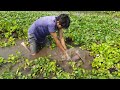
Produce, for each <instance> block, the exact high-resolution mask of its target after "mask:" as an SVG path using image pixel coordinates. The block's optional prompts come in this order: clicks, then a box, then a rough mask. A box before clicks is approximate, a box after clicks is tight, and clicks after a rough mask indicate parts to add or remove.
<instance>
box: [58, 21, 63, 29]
mask: <svg viewBox="0 0 120 90" xmlns="http://www.w3.org/2000/svg"><path fill="white" fill-rule="evenodd" d="M57 27H58V29H62V26H61V25H60V22H59V21H57Z"/></svg>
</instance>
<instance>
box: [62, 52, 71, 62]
mask: <svg viewBox="0 0 120 90" xmlns="http://www.w3.org/2000/svg"><path fill="white" fill-rule="evenodd" d="M63 59H65V60H71V57H70V56H69V55H68V53H67V51H65V52H64V55H63Z"/></svg>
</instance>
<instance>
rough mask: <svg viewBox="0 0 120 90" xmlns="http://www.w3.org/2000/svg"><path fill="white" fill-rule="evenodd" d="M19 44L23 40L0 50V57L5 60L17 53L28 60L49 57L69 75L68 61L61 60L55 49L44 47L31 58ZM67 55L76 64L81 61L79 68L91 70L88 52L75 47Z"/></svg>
mask: <svg viewBox="0 0 120 90" xmlns="http://www.w3.org/2000/svg"><path fill="white" fill-rule="evenodd" d="M21 42H23V40H19V41H17V42H16V43H17V44H16V45H15V46H12V47H6V48H0V56H2V57H4V58H5V59H7V57H8V56H9V55H10V54H16V52H17V51H19V52H21V54H22V56H23V57H25V58H28V59H30V60H33V59H36V58H38V57H43V56H48V55H50V56H51V58H50V59H51V60H57V64H58V66H60V67H61V68H62V69H63V70H64V71H67V72H70V73H71V72H72V67H71V66H70V65H69V64H68V61H66V60H63V59H62V58H61V57H62V56H61V53H60V51H59V49H58V48H55V49H54V50H51V49H50V48H48V47H45V48H43V49H41V51H40V52H39V53H38V54H37V55H36V56H34V57H33V56H31V55H30V53H29V52H28V51H27V50H26V49H25V48H24V47H23V46H22V45H21ZM76 51H79V56H80V58H79V57H78V55H76ZM68 54H69V55H70V57H71V58H72V59H73V61H75V62H76V63H77V61H79V60H81V61H82V62H83V64H82V66H81V67H82V68H85V69H89V70H91V69H92V67H91V63H92V60H93V57H92V56H90V54H89V51H86V50H82V49H80V48H78V47H76V48H71V49H69V50H68ZM16 66H18V65H15V67H16ZM16 68H17V67H16ZM13 69H14V68H13Z"/></svg>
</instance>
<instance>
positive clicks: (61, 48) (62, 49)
mask: <svg viewBox="0 0 120 90" xmlns="http://www.w3.org/2000/svg"><path fill="white" fill-rule="evenodd" d="M50 34H51V35H52V37H53V39H54V40H55V42H56V45H57V46H58V47H59V48H60V50H61V51H62V53H65V49H64V47H63V46H62V44H61V43H60V41H59V40H58V37H57V33H56V32H52V33H50Z"/></svg>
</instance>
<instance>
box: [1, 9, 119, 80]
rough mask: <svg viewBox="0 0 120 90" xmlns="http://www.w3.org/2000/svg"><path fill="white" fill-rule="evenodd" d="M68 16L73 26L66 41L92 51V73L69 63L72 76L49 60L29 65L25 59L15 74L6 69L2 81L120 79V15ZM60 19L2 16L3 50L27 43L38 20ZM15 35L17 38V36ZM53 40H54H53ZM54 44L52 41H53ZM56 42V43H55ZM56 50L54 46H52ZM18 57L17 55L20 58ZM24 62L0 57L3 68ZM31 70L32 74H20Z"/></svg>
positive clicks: (22, 14)
mask: <svg viewBox="0 0 120 90" xmlns="http://www.w3.org/2000/svg"><path fill="white" fill-rule="evenodd" d="M75 13H76V12H69V16H70V18H71V25H70V28H69V29H68V30H65V31H64V33H65V34H64V36H65V38H71V39H72V41H73V44H74V45H79V47H82V48H83V49H87V50H90V51H91V55H92V56H94V60H93V62H92V67H93V69H92V70H85V69H83V68H80V67H77V66H75V62H70V64H71V65H72V67H73V69H74V70H73V72H72V73H68V72H65V71H63V70H62V69H61V68H60V67H57V66H56V61H50V60H49V58H48V57H41V58H39V59H36V60H33V61H29V60H27V59H24V58H22V60H23V61H25V64H24V65H23V66H21V67H18V69H17V70H16V71H14V72H11V71H10V70H9V69H7V70H6V71H5V72H3V73H1V75H0V78H10V79H12V78H14V79H15V78H18V79H19V78H22V79H27V78H30V79H34V78H45V79H47V78H54V79H56V78H58V79H81V78H85V79H86V78H87V79H88V78H89V79H91V78H96V79H108V78H110V79H113V78H120V37H119V36H120V12H113V11H111V12H110V11H109V12H90V13H83V12H81V13H79V14H75ZM46 15H58V14H57V13H56V14H53V13H50V12H24V11H22V12H20V11H19V12H18V11H16V12H15V11H11V12H7V11H6V12H0V39H1V42H0V46H1V47H6V46H11V45H15V40H17V39H24V38H25V39H26V40H27V30H28V28H29V26H30V25H31V24H32V23H33V22H34V21H35V20H36V19H37V18H39V17H41V16H46ZM14 34H15V35H14ZM50 39H51V38H50ZM51 40H52V39H51ZM52 42H54V41H52ZM52 46H53V47H55V43H53V44H52ZM17 55H18V54H17ZM20 60H21V59H20V58H19V55H18V56H14V55H10V56H9V57H8V60H5V59H4V58H2V57H0V66H1V67H2V65H4V64H6V63H12V64H13V65H14V64H16V63H18V62H17V61H20ZM26 68H29V69H30V73H29V74H26V75H25V74H24V73H23V72H22V71H21V70H23V71H24V70H26Z"/></svg>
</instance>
